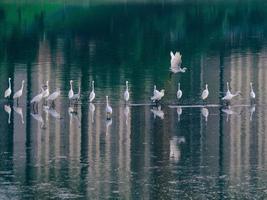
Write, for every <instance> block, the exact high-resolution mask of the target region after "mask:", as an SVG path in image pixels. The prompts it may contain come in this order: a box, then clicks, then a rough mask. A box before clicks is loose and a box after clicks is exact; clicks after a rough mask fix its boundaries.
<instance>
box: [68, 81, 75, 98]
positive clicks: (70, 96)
mask: <svg viewBox="0 0 267 200" xmlns="http://www.w3.org/2000/svg"><path fill="white" fill-rule="evenodd" d="M72 83H73V80H70V90H69V94H68V97H69V100H71V99H72V97H73V95H74V93H73V89H72Z"/></svg>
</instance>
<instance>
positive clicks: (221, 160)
mask: <svg viewBox="0 0 267 200" xmlns="http://www.w3.org/2000/svg"><path fill="white" fill-rule="evenodd" d="M219 77H220V80H219V81H220V83H219V87H220V88H219V91H220V92H223V91H224V52H223V50H221V52H220V74H219ZM221 97H222V96H221V95H219V102H221ZM219 112H220V114H219V177H220V176H222V175H224V144H223V142H224V141H223V139H224V134H223V133H224V131H223V130H224V129H223V112H222V110H221V109H220V110H219ZM218 184H219V188H220V194H219V197H220V199H225V198H224V185H225V183H224V180H223V179H221V178H219V181H218Z"/></svg>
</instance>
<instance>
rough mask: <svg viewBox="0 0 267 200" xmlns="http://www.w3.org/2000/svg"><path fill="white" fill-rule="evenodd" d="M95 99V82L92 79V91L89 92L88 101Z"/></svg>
mask: <svg viewBox="0 0 267 200" xmlns="http://www.w3.org/2000/svg"><path fill="white" fill-rule="evenodd" d="M94 99H95V82H94V81H92V91H91V92H90V96H89V101H90V102H93V100H94Z"/></svg>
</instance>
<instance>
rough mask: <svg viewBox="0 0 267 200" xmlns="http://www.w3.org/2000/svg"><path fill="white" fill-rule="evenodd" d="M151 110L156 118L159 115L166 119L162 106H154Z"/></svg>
mask: <svg viewBox="0 0 267 200" xmlns="http://www.w3.org/2000/svg"><path fill="white" fill-rule="evenodd" d="M151 112H152V113H153V114H154V119H155V118H156V116H157V117H159V118H160V119H164V112H163V111H162V110H161V106H158V107H157V108H156V107H153V109H151Z"/></svg>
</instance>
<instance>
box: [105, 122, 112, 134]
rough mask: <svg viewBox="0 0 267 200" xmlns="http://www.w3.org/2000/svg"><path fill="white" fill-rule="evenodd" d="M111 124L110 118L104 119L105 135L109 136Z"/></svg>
mask: <svg viewBox="0 0 267 200" xmlns="http://www.w3.org/2000/svg"><path fill="white" fill-rule="evenodd" d="M111 124H112V118H109V119H106V135H108V134H109V127H110V126H111Z"/></svg>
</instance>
